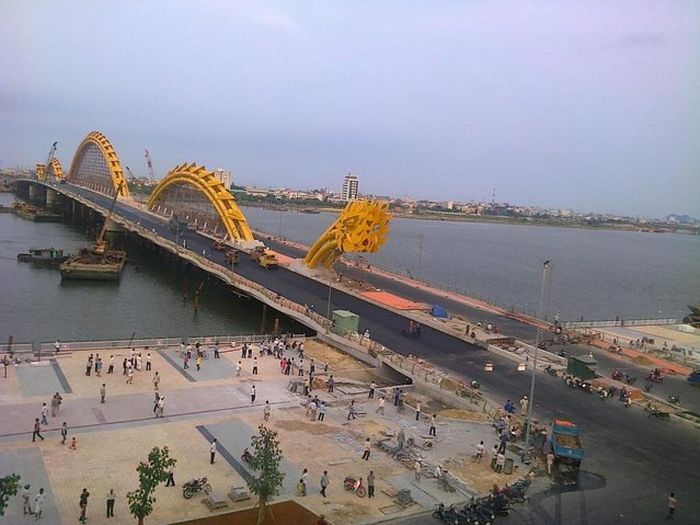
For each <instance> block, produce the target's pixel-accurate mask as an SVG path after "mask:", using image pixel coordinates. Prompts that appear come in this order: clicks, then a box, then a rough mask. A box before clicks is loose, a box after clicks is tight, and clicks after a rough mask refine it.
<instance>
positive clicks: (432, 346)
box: [58, 185, 700, 525]
mask: <svg viewBox="0 0 700 525" xmlns="http://www.w3.org/2000/svg"><path fill="white" fill-rule="evenodd" d="M63 186H64V187H63V188H61V187H59V188H58V189H59V190H62V191H66V190H67V191H72V192H75V193H79V194H81V195H82V196H83V197H86V198H88V199H90V200H91V201H93V202H95V203H96V204H99V205H101V206H103V207H109V204H110V199H108V198H107V197H104V196H101V195H97V194H95V193H93V192H91V191H88V190H84V189H80V188H76V187H75V186H72V185H63ZM116 213H117V214H119V215H121V216H123V217H125V218H127V219H130V220H133V221H140V222H141V225H142V226H144V227H146V228H149V229H154V230H155V231H156V232H157V233H158V234H160V235H162V236H163V237H167V238H169V239H171V240H172V239H173V237H174V234H173V233H172V232H170V231H169V230H168V229H167V227H166V225H165V224H164V223H163V222H161V221H158V220H156V219H153V218H152V217H151V216H150V215H148V214H145V213H143V212H141V211H140V210H137V209H135V208H131V207H128V206H125V205H123V204H121V203H119V204H118V205H117V207H116ZM181 237H182V235H181ZM185 238H187V243H188V248H189V249H191V250H193V251H197V252H199V253H202V250H205V249H206V250H207V255H208V257H209V258H210V259H212V260H213V261H216V262H219V263H221V264H224V262H223V254H222V253H219V252H211V253H209V252H210V247H211V241H210V240H209V239H207V238H205V237H202V236H200V235H198V234H196V233H192V232H188V233H187V234H185ZM236 271H237V272H238V273H240V274H241V275H242V276H244V277H246V278H248V279H250V280H253V281H255V282H258V283H260V284H261V285H263V286H266V287H267V288H269V289H272V290H275V291H276V292H278V293H279V294H281V295H283V296H285V297H288V298H290V299H291V300H293V301H296V302H298V303H302V304H304V303H305V304H313V305H314V306H315V309H316V310H317V311H319V312H324V311H325V309H326V297H327V294H328V288H327V286H325V285H323V284H321V283H318V282H316V281H314V280H311V279H308V278H306V277H304V276H301V275H299V274H296V273H293V272H290V271H288V270H285V269H283V268H280V269H278V270H264V269H262V268H260V267H259V266H257V265H256V264H255V263H253V262H252V261H251V260H250V259H248V258H247V257H241V260H240V263H239V265H238V266H237V267H236ZM381 287H382V288H384V289H388V290H390V291H393V292H395V293H398V294H400V295H405V296H407V297H411V298H414V299H415V300H421V301H426V302H440V304H443V305H445V306H446V307H447V308H448V309H450V308H452V306H453V305H451V304H449V303H448V302H447V301H446V300H445V298H441V297H439V294H437V295H438V296H432V297H431V296H430V295H425V296H424V297H420V296H421V295H422V294H425V292H419V291H416V290H414V289H412V288H410V287H405V288H406V289H403V287H402V286H401V285H397V284H396V283H394V282H393V281H391V282H387V283H384V284H383V285H382V286H381ZM409 292H410V293H409ZM332 306H333V308H343V309H348V310H351V311H353V312H355V313H357V314H358V315H359V316H360V318H361V326H360V329H361V331H364V330H365V329H368V330H370V333H371V337H372V339H374V340H376V341H378V342H380V343H381V344H384V345H385V346H387V347H389V348H392V349H393V350H395V351H397V352H400V353H402V354H404V355H406V354H409V353H410V354H414V355H417V356H420V357H423V358H425V359H428V360H430V361H431V362H433V363H434V364H435V365H437V366H439V367H442V368H445V369H450V370H452V371H454V372H456V373H457V374H459V375H462V376H463V377H465V378H466V379H476V380H477V381H479V382H480V383H481V385H482V390H483V391H484V392H485V394H486V395H488V396H489V397H491V398H494V399H497V400H499V401H504V400H505V399H514V400H517V399H519V398H520V397H521V396H522V395H524V394H527V393H528V391H529V383H530V378H529V376H528V375H526V374H523V373H519V372H517V371H516V369H515V366H514V363H513V362H512V361H510V360H508V359H506V358H504V357H501V356H498V355H494V354H491V353H489V352H487V351H485V350H481V349H479V348H476V347H474V346H473V345H469V344H466V343H465V342H463V341H461V340H459V339H456V338H454V337H451V336H449V335H447V334H444V333H442V332H438V331H436V330H433V329H431V328H429V327H424V329H423V331H422V335H421V338H420V339H407V338H405V337H403V336H402V335H401V330H402V329H403V328H405V326H406V324H407V321H406V319H405V318H403V317H402V316H400V315H398V314H395V313H393V312H390V311H388V310H385V309H383V308H380V307H378V306H375V305H372V304H370V303H367V302H364V301H362V300H360V299H358V298H356V297H353V296H350V295H347V294H345V293H343V292H340V291H337V290H334V291H333V296H332ZM479 312H480V314H479V315H480V316H481V318H484V319H487V320H488V319H489V317H488V315H487V314H486V313H485V312H481V311H479ZM467 315H469V314H467ZM494 321H495V322H496V324H497V325H498V326H499V327H501V332H503V333H509V334H511V333H512V335H514V336H516V337H522V335H519V334H521V333H522V334H523V335H524V332H523V331H524V330H526V328H524V326H523V325H522V323H518V325H519V326H518V325H513V324H512V323H511V321H512V320H504V319H502V318H495V319H494ZM511 328H512V329H513V331H512V332H511ZM526 331H529V332H531V333H532V332H534V331H533V330H532V328H530V327H527V330H526ZM486 361H489V362H492V363H494V365H495V369H494V371H493V372H490V373H489V372H485V371H484V364H485V363H486ZM535 410H536V414H537V416H538V417H540V418H541V419H543V420H551V419H553V418H555V417H561V418H566V419H571V420H574V421H575V422H576V423H577V424H578V425H579V426H580V428H581V429H582V432H583V436H582V438H583V442H584V444H585V447H586V451H587V456H586V459H585V461H584V465H583V472H582V474H581V482H580V484H579V487H578V490H574V491H571V492H566V491H561V490H551V491H545V492H541V493H539V494H537V493H535V494H532V500H531V501H532V502H531V504H530V505H529V506H527V507H524V508H523V514H522V515H521V516H520V517H517V518H516V517H513V518H508V520H507V522H509V523H566V524H569V523H572V524H573V523H581V524H590V525H594V524H607V523H625V524H626V523H629V524H645V523H660V522H663V521H664V512H665V505H666V497H667V495H668V493H669V492H671V491H675V493H676V496H677V498H678V500H679V505H678V506H679V508H678V511H677V515H676V522H678V523H688V524H690V523H700V518H696V516H700V497H699V496H698V487H699V486H700V472H699V470H700V447H699V446H698V445H699V444H700V433H699V431H698V430H696V429H695V428H693V427H692V426H690V425H689V424H686V423H684V422H681V421H678V420H671V421H661V420H657V419H653V418H649V417H647V415H646V414H645V413H644V412H643V411H641V410H639V409H637V408H630V409H625V408H623V407H622V406H621V405H620V404H619V403H618V402H616V401H612V400H608V401H605V402H603V401H600V400H599V399H598V397H597V396H593V395H588V394H585V393H583V392H579V391H575V390H572V389H569V388H566V387H565V386H564V385H563V383H562V382H561V380H559V379H556V378H552V377H550V376H547V375H543V374H538V377H537V390H536V399H535ZM494 438H495V435H494ZM504 522H506V520H504Z"/></svg>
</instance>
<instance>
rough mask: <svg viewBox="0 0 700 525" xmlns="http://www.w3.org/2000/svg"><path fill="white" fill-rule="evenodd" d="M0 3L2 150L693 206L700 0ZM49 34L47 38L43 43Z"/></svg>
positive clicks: (512, 198) (9, 156) (637, 206)
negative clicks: (90, 152)
mask: <svg viewBox="0 0 700 525" xmlns="http://www.w3.org/2000/svg"><path fill="white" fill-rule="evenodd" d="M41 5H42V7H41V9H37V8H36V5H35V4H33V3H27V2H20V1H15V0H9V1H7V2H3V4H2V6H0V14H1V15H3V16H0V44H1V45H2V47H3V50H4V53H3V54H2V55H0V68H1V69H0V70H1V71H3V80H2V82H1V83H0V114H2V116H3V118H2V120H1V121H0V134H1V136H2V141H0V162H1V164H0V165H1V166H2V167H9V166H13V165H16V164H21V165H25V166H33V165H34V164H35V163H37V162H43V161H44V160H45V158H46V154H47V153H48V150H49V148H50V146H51V143H52V142H54V141H58V142H59V146H58V147H59V149H58V153H57V157H58V158H59V159H60V161H61V163H62V164H63V166H64V169H66V170H67V169H68V168H69V167H70V162H71V158H72V155H73V152H74V151H75V148H76V147H77V145H78V144H79V143H80V141H81V140H82V138H83V137H84V136H85V135H86V134H87V133H88V132H89V131H91V130H93V129H97V130H100V131H102V132H103V133H104V134H105V135H106V136H107V137H108V138H109V139H110V140H111V142H112V143H113V145H114V146H115V148H116V149H117V152H118V154H119V155H120V158H121V160H122V163H123V164H124V165H125V166H129V167H130V168H131V170H132V171H133V172H134V173H135V174H136V175H146V173H147V171H146V165H145V160H144V157H143V152H144V149H145V148H148V150H149V151H150V152H151V154H152V156H153V163H154V168H155V170H156V174H157V176H159V177H162V176H163V175H164V174H165V173H166V172H167V171H168V170H169V169H171V168H172V167H174V166H175V165H177V164H179V163H182V162H187V161H191V162H197V163H199V164H205V165H206V166H207V167H209V168H210V169H216V168H223V169H225V170H228V171H231V172H233V173H235V183H236V184H251V185H252V184H257V185H261V186H282V185H291V186H294V187H297V188H303V187H307V188H310V187H329V188H337V187H339V181H342V177H343V176H344V175H345V174H347V173H348V172H352V173H353V174H354V175H357V176H358V177H359V178H360V180H361V181H362V190H361V191H362V192H363V193H373V194H385V195H392V196H397V197H405V196H411V197H413V198H415V199H428V200H439V201H448V200H452V201H463V202H466V201H490V199H491V194H492V189H493V187H494V186H495V187H496V188H497V190H496V191H497V196H496V198H497V200H498V201H500V202H510V203H517V204H522V205H531V206H539V207H543V208H568V209H572V210H578V211H591V212H599V213H611V212H615V213H617V214H620V215H628V216H646V217H664V216H666V215H669V214H689V215H693V216H696V217H698V216H700V147H698V145H699V144H700V95H699V93H700V91H699V90H698V79H700V23H698V21H700V3H697V2H691V1H686V2H683V1H680V2H674V3H658V2H651V1H649V2H645V1H642V2H631V1H625V0H623V1H620V2H615V3H603V2H599V3H598V2H593V3H586V4H580V3H576V2H566V1H564V2H557V3H550V2H544V1H542V2H515V1H503V2H499V3H491V2H469V3H463V4H460V3H451V2H433V3H430V4H425V5H421V4H405V3H399V2H383V3H376V4H357V3H345V2H333V1H329V2H324V3H322V4H299V3H295V2H273V3H264V4H261V3H252V2H218V1H202V2H198V3H196V5H195V4H191V3H184V2H177V1H168V2H165V1H164V0H154V1H152V2H148V3H143V4H134V3H125V2H124V3H122V2H116V3H113V4H110V6H109V9H106V8H105V7H104V6H103V5H100V4H97V3H94V2H89V1H67V2H61V3H46V4H41ZM57 31H58V32H59V33H60V34H61V38H54V39H51V41H50V43H48V42H47V39H46V38H45V36H46V35H49V34H56V32H57Z"/></svg>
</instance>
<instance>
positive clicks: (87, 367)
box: [85, 354, 93, 376]
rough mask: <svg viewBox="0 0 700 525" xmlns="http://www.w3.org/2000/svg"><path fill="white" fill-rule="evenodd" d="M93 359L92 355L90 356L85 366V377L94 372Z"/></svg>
mask: <svg viewBox="0 0 700 525" xmlns="http://www.w3.org/2000/svg"><path fill="white" fill-rule="evenodd" d="M92 359H93V358H92V354H90V355H89V356H88V359H87V364H86V365H85V375H86V376H89V375H90V372H92Z"/></svg>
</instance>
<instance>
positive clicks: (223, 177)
mask: <svg viewBox="0 0 700 525" xmlns="http://www.w3.org/2000/svg"><path fill="white" fill-rule="evenodd" d="M214 177H216V178H217V179H219V180H220V181H221V182H222V183H223V185H224V186H225V187H226V189H227V190H228V189H231V184H233V177H232V176H231V172H230V171H227V170H225V169H223V168H219V169H217V170H215V171H214Z"/></svg>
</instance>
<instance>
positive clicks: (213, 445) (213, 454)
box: [209, 438, 216, 465]
mask: <svg viewBox="0 0 700 525" xmlns="http://www.w3.org/2000/svg"><path fill="white" fill-rule="evenodd" d="M215 457H216V438H214V441H212V442H211V444H210V445H209V464H210V465H213V464H214V458H215Z"/></svg>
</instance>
